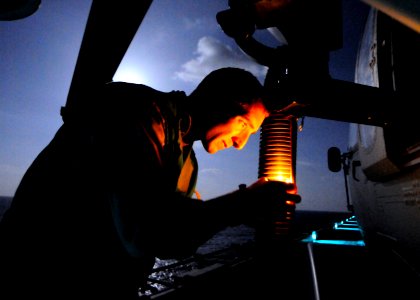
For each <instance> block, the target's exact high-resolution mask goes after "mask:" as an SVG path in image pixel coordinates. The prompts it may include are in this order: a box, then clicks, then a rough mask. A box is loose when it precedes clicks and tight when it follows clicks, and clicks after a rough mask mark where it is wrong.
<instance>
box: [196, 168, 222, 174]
mask: <svg viewBox="0 0 420 300" xmlns="http://www.w3.org/2000/svg"><path fill="white" fill-rule="evenodd" d="M200 173H201V174H212V175H218V174H221V173H222V170H220V169H217V168H206V169H203V170H201V171H200Z"/></svg>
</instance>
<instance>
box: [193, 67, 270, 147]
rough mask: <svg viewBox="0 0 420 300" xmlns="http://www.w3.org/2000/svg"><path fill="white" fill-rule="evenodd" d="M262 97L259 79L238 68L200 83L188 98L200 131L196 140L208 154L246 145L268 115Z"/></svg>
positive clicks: (219, 70)
mask: <svg viewBox="0 0 420 300" xmlns="http://www.w3.org/2000/svg"><path fill="white" fill-rule="evenodd" d="M262 95H263V87H262V85H261V83H260V82H259V81H258V79H257V78H256V77H255V76H254V75H252V74H251V73H250V72H248V71H245V70H243V69H239V68H231V67H228V68H222V69H218V70H215V71H213V72H211V73H210V74H209V75H207V76H206V77H205V78H204V79H203V80H202V81H201V82H200V84H199V85H198V86H197V88H196V89H195V90H194V91H193V92H192V93H191V94H190V96H189V97H190V98H191V99H193V101H191V102H190V104H191V105H193V106H194V107H195V108H194V109H193V112H194V113H193V115H195V121H194V123H195V124H196V125H197V123H198V124H199V128H200V132H197V134H198V137H197V138H198V139H200V140H201V141H202V143H203V146H204V148H205V149H206V150H207V152H209V153H215V152H217V151H219V150H222V149H225V148H229V147H232V146H233V147H235V148H237V149H242V148H243V147H244V146H245V144H246V142H247V141H248V138H249V136H250V135H251V134H254V133H256V132H257V131H258V129H259V127H260V126H261V124H262V122H263V121H264V119H265V118H266V117H267V116H268V114H269V113H268V110H267V109H266V107H265V106H264V104H263V101H262Z"/></svg>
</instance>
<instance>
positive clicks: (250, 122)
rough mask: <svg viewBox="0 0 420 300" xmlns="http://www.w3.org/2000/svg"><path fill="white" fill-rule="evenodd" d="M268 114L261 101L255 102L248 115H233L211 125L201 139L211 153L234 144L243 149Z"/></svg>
mask: <svg viewBox="0 0 420 300" xmlns="http://www.w3.org/2000/svg"><path fill="white" fill-rule="evenodd" d="M267 116H268V112H267V110H266V109H265V107H264V106H263V105H262V104H261V103H255V104H253V105H252V106H251V107H250V109H249V112H248V113H247V114H246V115H243V116H236V117H232V118H230V119H229V120H228V121H227V122H225V123H222V124H216V125H214V126H212V127H210V128H209V129H208V130H207V131H206V132H205V135H204V137H203V138H202V139H201V142H202V144H203V146H204V149H206V151H207V152H208V153H210V154H213V153H216V152H217V151H219V150H223V149H227V148H230V147H232V146H233V147H235V148H236V149H238V150H240V149H242V148H243V147H244V146H245V144H246V143H247V141H248V139H249V137H250V135H251V134H255V133H256V132H257V131H258V129H259V128H260V127H261V124H262V123H263V121H264V119H265V118H266V117H267Z"/></svg>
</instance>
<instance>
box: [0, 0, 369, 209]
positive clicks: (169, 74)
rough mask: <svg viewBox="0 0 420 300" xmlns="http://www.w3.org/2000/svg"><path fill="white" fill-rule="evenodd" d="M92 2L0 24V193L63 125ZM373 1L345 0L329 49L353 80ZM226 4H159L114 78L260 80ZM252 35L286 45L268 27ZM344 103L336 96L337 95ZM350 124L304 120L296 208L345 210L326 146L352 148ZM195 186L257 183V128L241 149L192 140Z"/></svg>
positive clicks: (337, 70) (176, 86)
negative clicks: (226, 75)
mask: <svg viewBox="0 0 420 300" xmlns="http://www.w3.org/2000/svg"><path fill="white" fill-rule="evenodd" d="M90 5H91V1H89V0H72V1H65V0H43V1H42V3H41V6H40V8H39V9H38V11H37V12H35V13H34V14H33V15H31V16H29V17H27V18H25V19H20V20H15V21H0V44H1V45H2V46H1V47H0V76H1V78H0V142H1V146H0V196H13V194H14V192H15V190H16V188H17V186H18V184H19V181H20V180H21V178H22V176H23V174H24V173H25V171H26V170H27V168H28V167H29V166H30V164H31V163H32V162H33V160H34V159H35V158H36V156H37V155H38V154H39V152H40V151H41V150H42V149H43V148H44V147H45V146H46V145H47V144H48V143H49V142H50V141H51V139H52V138H53V136H54V134H55V132H56V131H57V129H58V128H59V127H60V126H61V124H62V120H61V116H60V107H61V106H63V105H65V103H66V100H67V93H68V91H69V87H70V83H71V79H72V75H73V71H74V67H75V63H76V60H77V55H78V51H79V47H80V44H81V40H82V37H83V33H84V27H85V25H86V21H87V17H88V13H89V9H90ZM367 8H368V7H367V6H366V5H365V4H363V3H362V2H360V1H357V0H343V12H344V15H343V23H344V32H343V48H342V49H340V50H337V51H333V52H331V53H330V55H331V56H330V74H331V76H332V77H333V78H335V79H341V80H346V81H353V77H354V66H355V61H356V53H357V47H358V41H359V38H360V36H361V32H362V28H363V21H364V19H365V16H366V15H367ZM225 9H228V1H227V0H202V1H197V0H183V1H173V0H154V1H153V3H152V5H151V7H150V9H149V11H148V13H147V15H146V17H145V19H144V20H143V23H142V24H141V26H140V28H139V30H138V32H137V34H136V36H135V37H134V39H133V42H132V43H131V45H130V47H129V49H128V51H127V53H126V56H125V57H124V59H123V61H122V62H121V64H120V66H119V69H118V71H117V73H116V74H115V76H114V81H128V82H135V83H143V84H146V85H149V86H151V87H153V88H155V89H158V90H162V91H171V90H183V91H185V92H186V93H187V94H188V93H190V92H191V91H192V90H193V89H194V87H195V86H196V85H197V84H198V82H199V81H200V80H201V79H202V78H203V77H204V76H205V75H206V74H207V73H209V72H210V71H212V70H214V69H217V68H220V67H226V66H233V67H240V68H244V69H247V70H249V71H251V72H252V73H253V74H254V75H255V76H257V77H258V79H259V80H260V81H261V82H263V80H264V76H265V73H266V71H267V69H266V67H264V66H261V65H259V64H257V63H256V62H255V61H254V60H253V59H252V58H250V57H248V56H247V55H246V54H244V53H243V52H242V51H241V50H240V48H239V47H238V46H237V45H236V44H235V43H234V41H233V40H232V39H231V38H229V37H228V36H226V35H225V34H224V33H223V31H222V30H221V28H220V27H219V25H218V24H217V22H216V18H215V16H216V14H217V12H219V11H221V10H225ZM254 37H255V38H256V39H257V40H259V41H261V42H263V43H265V44H266V45H269V46H278V45H280V44H279V42H278V41H277V40H275V39H274V38H273V37H272V35H270V34H269V32H268V31H267V30H257V31H256V33H255V34H254ZM337 101H339V99H337ZM348 129H349V124H348V123H345V122H337V121H331V120H322V119H317V118H309V117H306V118H305V119H304V126H303V130H302V131H300V132H298V137H297V139H298V140H297V169H296V181H297V186H298V194H299V195H300V196H301V197H302V202H301V203H299V204H298V205H297V209H302V210H324V211H345V210H346V194H345V185H344V176H343V174H342V172H340V173H332V172H330V171H329V170H328V163H327V151H328V148H329V147H332V146H337V147H339V148H340V149H341V150H342V152H345V151H346V150H347V143H348ZM194 149H195V150H196V155H197V158H198V161H199V179H198V185H197V189H198V191H199V192H200V194H201V196H202V197H203V199H210V198H213V197H216V196H218V195H221V194H224V193H227V192H230V191H233V190H235V189H237V188H238V185H239V184H243V183H245V184H247V185H248V184H251V183H252V182H254V181H255V180H257V179H258V178H257V175H258V152H259V133H257V134H255V135H253V136H252V137H251V138H250V140H249V142H248V144H247V145H246V146H245V148H244V149H243V150H240V151H238V150H236V149H228V150H224V151H221V152H217V153H215V154H208V153H207V152H205V151H204V150H203V148H202V146H201V143H199V142H197V143H195V144H194Z"/></svg>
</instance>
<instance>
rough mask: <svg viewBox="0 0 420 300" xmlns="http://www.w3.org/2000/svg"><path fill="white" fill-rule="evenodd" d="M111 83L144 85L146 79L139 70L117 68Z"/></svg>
mask: <svg viewBox="0 0 420 300" xmlns="http://www.w3.org/2000/svg"><path fill="white" fill-rule="evenodd" d="M113 81H124V82H130V83H142V84H146V79H145V77H144V76H143V74H142V73H141V72H140V71H139V70H137V69H134V68H127V67H125V68H119V69H118V70H117V72H116V73H115V75H114V77H113Z"/></svg>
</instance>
